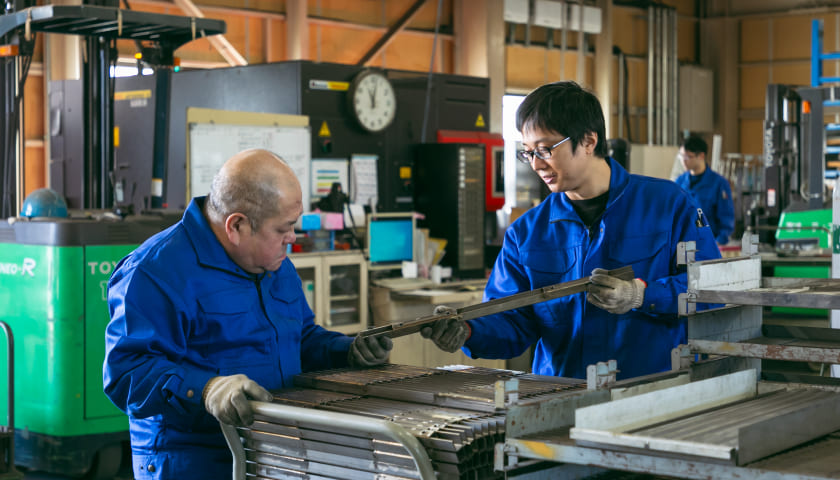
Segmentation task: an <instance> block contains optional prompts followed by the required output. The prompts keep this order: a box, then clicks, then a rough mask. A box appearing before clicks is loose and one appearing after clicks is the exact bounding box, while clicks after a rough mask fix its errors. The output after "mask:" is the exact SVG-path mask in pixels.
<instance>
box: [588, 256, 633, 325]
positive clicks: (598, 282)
mask: <svg viewBox="0 0 840 480" xmlns="http://www.w3.org/2000/svg"><path fill="white" fill-rule="evenodd" d="M589 281H590V282H592V283H591V284H590V285H589V295H587V296H586V297H587V299H588V300H589V303H591V304H592V305H595V306H596V307H599V308H603V309H604V310H606V311H608V312H610V313H615V314H618V315H620V314H622V313H627V312H629V311H630V310H632V309H634V308H638V307H641V306H642V302H643V301H644V299H645V287H646V285H645V282H643V281H642V280H640V279H638V278H634V279H633V280H622V279H620V278H616V277H613V276H610V275H609V273H608V272H607V270H604V269H603V268H596V269H595V270H592V276H590V277H589Z"/></svg>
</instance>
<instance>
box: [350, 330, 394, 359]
mask: <svg viewBox="0 0 840 480" xmlns="http://www.w3.org/2000/svg"><path fill="white" fill-rule="evenodd" d="M392 348H394V342H392V341H391V338H390V337H386V336H385V335H379V336H369V337H356V339H355V340H353V343H351V344H350V351H349V352H347V361H348V362H349V363H350V366H353V367H372V366H374V365H380V364H383V363H385V362H386V361H388V354H390V353H391V349H392Z"/></svg>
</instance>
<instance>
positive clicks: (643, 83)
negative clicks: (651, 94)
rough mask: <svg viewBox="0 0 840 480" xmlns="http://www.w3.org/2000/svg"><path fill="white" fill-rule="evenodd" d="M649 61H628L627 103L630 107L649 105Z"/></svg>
mask: <svg viewBox="0 0 840 480" xmlns="http://www.w3.org/2000/svg"><path fill="white" fill-rule="evenodd" d="M647 74H648V72H647V62H640V61H629V62H627V77H628V83H627V103H628V104H629V105H630V108H633V107H647Z"/></svg>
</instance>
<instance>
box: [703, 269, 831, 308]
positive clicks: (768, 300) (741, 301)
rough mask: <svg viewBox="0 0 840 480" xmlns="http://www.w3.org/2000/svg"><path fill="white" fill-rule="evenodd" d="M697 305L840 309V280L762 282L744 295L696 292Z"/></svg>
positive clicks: (770, 279) (786, 279) (742, 293)
mask: <svg viewBox="0 0 840 480" xmlns="http://www.w3.org/2000/svg"><path fill="white" fill-rule="evenodd" d="M692 293H694V299H693V301H694V302H698V303H703V302H705V303H732V304H738V305H761V306H765V307H769V306H778V307H799V308H825V309H829V310H830V309H840V279H836V278H834V279H832V278H827V279H825V278H817V279H802V278H767V277H765V278H762V281H761V287H759V288H753V289H749V290H744V291H721V290H696V291H694V292H692Z"/></svg>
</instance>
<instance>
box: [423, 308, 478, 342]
mask: <svg viewBox="0 0 840 480" xmlns="http://www.w3.org/2000/svg"><path fill="white" fill-rule="evenodd" d="M444 313H451V314H453V315H454V314H455V310H454V309H452V308H449V307H446V306H444V305H438V306H437V307H435V311H434V314H435V315H440V314H444ZM470 334H472V331H471V330H470V326H469V325H468V324H467V322H466V321H464V320H461V319H460V318H458V317H449V318H441V319H440V320H438V321H436V322H435V323H434V324H432V325H431V326H426V327H423V328H422V329H420V335H422V336H423V338H429V339H431V340H432V341H433V342H435V345H437V347H438V348H439V349H441V350H443V351H444V352H450V353H451V352H455V351H457V350H458V349H459V348H461V347H463V346H464V343H465V342H466V341H467V339H468V338H470Z"/></svg>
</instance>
